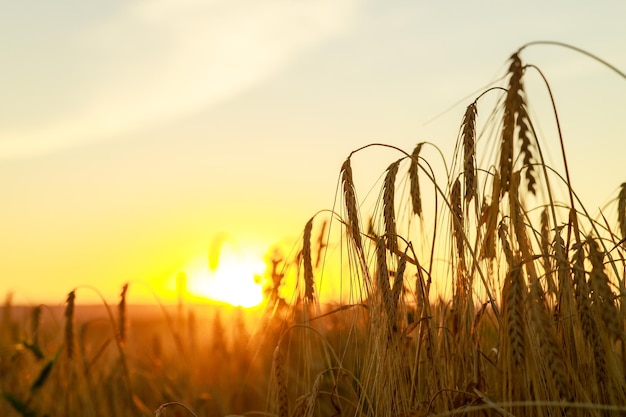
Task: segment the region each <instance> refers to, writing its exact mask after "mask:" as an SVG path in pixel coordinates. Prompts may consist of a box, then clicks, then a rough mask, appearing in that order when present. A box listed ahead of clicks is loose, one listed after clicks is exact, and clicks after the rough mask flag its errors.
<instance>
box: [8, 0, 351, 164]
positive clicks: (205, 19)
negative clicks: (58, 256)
mask: <svg viewBox="0 0 626 417" xmlns="http://www.w3.org/2000/svg"><path fill="white" fill-rule="evenodd" d="M124 4H127V3H124ZM356 5H357V1H356V0H299V1H286V0H253V1H246V0H228V1H226V0H214V1H208V2H207V1H199V0H177V1H165V0H156V1H152V0H151V1H141V2H133V3H129V4H128V5H126V6H125V8H124V9H122V10H120V11H118V12H117V13H116V14H115V15H114V16H112V17H110V18H108V19H107V20H106V21H102V22H99V23H98V24H97V25H95V26H91V27H90V28H89V29H82V31H81V33H77V34H76V39H79V41H78V42H79V44H78V50H79V51H83V52H84V56H83V57H81V56H80V54H79V56H78V57H74V58H72V59H74V60H78V61H80V60H81V59H82V60H90V62H75V63H76V64H78V65H79V66H80V67H83V66H84V67H85V68H86V71H88V72H89V73H88V74H87V75H86V76H85V77H83V78H86V79H88V80H90V85H89V88H88V93H83V94H85V97H84V98H82V99H81V100H80V102H78V103H77V104H76V105H75V106H74V107H73V108H72V109H70V110H65V111H63V112H62V113H61V114H58V115H56V117H55V118H53V119H52V120H47V121H46V122H42V123H35V124H33V125H32V126H19V127H17V128H15V127H12V128H11V129H10V131H9V130H4V129H2V128H0V157H4V158H7V157H23V156H29V155H33V154H40V153H44V152H48V151H52V150H56V149H62V148H66V147H70V146H75V145H80V144H83V143H86V142H92V141H99V140H105V139H108V138H113V137H120V136H122V135H124V134H129V133H132V132H136V131H139V130H141V129H142V128H145V127H147V126H151V125H154V124H155V123H161V122H164V121H171V120H175V119H177V118H180V117H182V116H184V115H187V114H190V113H193V112H195V111H199V110H201V109H203V108H206V107H207V106H211V105H215V104H216V103H219V102H220V101H222V100H225V99H227V98H230V97H233V96H235V95H237V94H239V93H241V92H242V91H244V90H246V89H248V88H250V87H252V86H254V85H256V84H258V83H260V82H262V81H263V80H266V79H267V78H268V77H270V76H272V75H273V74H276V73H277V72H278V71H280V70H281V69H283V68H285V66H287V65H288V64H289V63H290V61H292V60H293V58H294V57H296V56H297V55H298V54H299V53H302V52H303V51H306V49H307V48H309V47H311V46H314V45H317V44H320V43H321V42H324V41H328V40H330V39H332V38H333V37H335V36H338V35H340V34H341V33H343V32H345V31H346V30H348V29H349V28H350V25H351V22H352V19H353V18H354V15H355V11H356ZM83 75H84V74H83ZM83 81H84V80H83ZM77 88H80V85H79V83H78V82H77V83H76V84H73V83H72V81H71V80H69V81H68V83H67V86H66V91H68V92H69V93H71V92H72V89H77ZM37 117H38V115H36V114H35V115H33V119H37Z"/></svg>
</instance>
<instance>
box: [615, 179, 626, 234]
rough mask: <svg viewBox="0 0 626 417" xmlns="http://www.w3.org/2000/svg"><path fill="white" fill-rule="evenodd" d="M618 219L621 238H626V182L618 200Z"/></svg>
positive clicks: (622, 186)
mask: <svg viewBox="0 0 626 417" xmlns="http://www.w3.org/2000/svg"><path fill="white" fill-rule="evenodd" d="M617 221H618V223H619V230H620V232H621V233H622V236H621V238H622V239H626V182H624V183H622V185H621V190H620V192H619V197H618V202H617Z"/></svg>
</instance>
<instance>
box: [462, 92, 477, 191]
mask: <svg viewBox="0 0 626 417" xmlns="http://www.w3.org/2000/svg"><path fill="white" fill-rule="evenodd" d="M476 114H477V108H476V102H474V103H472V104H470V105H469V106H467V109H465V115H464V116H463V123H462V129H463V176H464V178H465V201H466V202H468V203H469V202H470V201H471V200H472V198H474V197H475V196H476Z"/></svg>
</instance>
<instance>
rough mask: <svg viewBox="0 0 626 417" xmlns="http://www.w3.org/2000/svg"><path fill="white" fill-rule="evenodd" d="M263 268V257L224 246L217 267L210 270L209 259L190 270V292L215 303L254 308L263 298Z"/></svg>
mask: <svg viewBox="0 0 626 417" xmlns="http://www.w3.org/2000/svg"><path fill="white" fill-rule="evenodd" d="M205 259H206V258H205ZM264 270H265V263H264V262H263V261H262V260H261V259H259V258H255V257H252V256H248V257H246V256H243V255H242V254H238V253H236V252H234V251H233V250H232V249H230V248H229V247H228V246H225V247H224V248H223V250H222V251H221V253H220V256H219V261H218V263H217V268H215V270H210V269H209V267H208V264H207V262H206V260H205V262H203V264H202V265H195V266H194V267H192V269H190V270H189V275H188V280H189V282H188V291H189V292H190V293H191V294H194V295H198V296H201V297H206V298H208V299H210V300H212V301H216V302H225V303H228V304H231V305H234V306H241V307H246V308H249V307H255V306H257V305H259V304H260V303H261V302H262V301H263V282H262V276H263V272H264Z"/></svg>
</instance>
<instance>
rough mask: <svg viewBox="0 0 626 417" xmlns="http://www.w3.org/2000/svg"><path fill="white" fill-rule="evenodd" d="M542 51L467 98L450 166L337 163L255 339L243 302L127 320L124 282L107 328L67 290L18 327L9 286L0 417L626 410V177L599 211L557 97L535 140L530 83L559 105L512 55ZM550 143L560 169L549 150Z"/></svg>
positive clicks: (406, 160) (0, 348)
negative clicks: (569, 153) (336, 291)
mask: <svg viewBox="0 0 626 417" xmlns="http://www.w3.org/2000/svg"><path fill="white" fill-rule="evenodd" d="M538 44H541V43H532V44H528V45H525V46H523V47H522V48H520V49H519V50H518V51H516V52H515V53H514V54H513V55H512V56H511V57H510V61H509V67H508V70H507V74H506V76H505V77H503V78H502V80H501V81H502V86H495V87H491V88H489V89H487V90H486V91H484V92H483V93H481V94H479V95H477V96H476V97H475V98H474V99H473V100H471V101H470V102H469V104H468V105H467V107H466V109H465V112H464V114H463V116H462V119H461V121H460V124H459V125H460V128H459V134H458V138H457V145H456V150H455V152H454V154H453V155H452V157H451V159H450V160H446V159H445V158H443V156H442V158H441V159H434V160H427V159H426V158H425V155H427V154H429V153H428V152H427V150H432V149H435V150H437V148H436V146H435V145H434V144H432V143H429V142H421V143H418V144H417V145H416V146H415V147H414V148H413V149H412V150H411V151H410V152H409V151H405V150H403V149H400V148H398V147H394V146H391V145H386V144H372V145H367V146H364V147H363V148H360V149H357V150H355V151H353V152H352V153H351V154H350V155H348V157H347V158H346V160H345V162H344V163H343V165H342V166H341V167H340V169H339V184H340V190H339V193H338V195H340V198H338V202H337V204H338V207H339V208H337V209H336V210H334V211H324V212H320V213H318V214H316V215H315V216H313V217H312V218H310V219H309V220H308V221H307V222H306V224H305V226H304V229H303V234H302V242H301V246H300V250H297V251H296V252H297V253H296V254H295V255H294V256H292V257H281V256H278V255H276V256H274V257H272V258H271V259H270V260H269V262H268V263H269V265H268V271H267V281H268V283H269V285H268V288H267V297H266V308H265V314H264V315H263V317H262V319H261V320H260V321H259V323H258V324H256V326H255V327H254V329H253V330H254V331H253V332H252V334H249V333H248V330H247V326H246V325H245V323H244V320H243V319H242V317H241V315H240V314H241V312H239V313H235V315H234V318H232V317H231V318H230V319H229V320H227V321H225V320H223V318H222V316H221V315H220V314H218V313H214V314H213V315H212V316H211V318H209V319H207V318H206V316H202V315H197V314H196V309H197V307H193V306H190V305H185V300H184V297H182V296H181V297H180V299H179V302H178V305H177V306H176V309H175V311H174V312H175V315H176V320H172V318H171V314H172V312H171V311H170V310H168V309H167V308H166V307H163V308H162V310H161V311H162V320H160V321H158V322H156V321H150V322H145V323H143V324H142V323H141V322H139V321H138V320H134V321H133V319H132V317H133V311H132V308H130V306H129V301H128V300H129V298H128V297H129V295H128V294H129V292H130V291H129V288H130V290H132V287H129V286H128V285H125V286H124V287H123V288H122V292H121V296H120V301H119V304H118V310H117V315H114V314H113V310H111V309H110V308H109V307H108V305H107V304H106V303H104V305H105V307H106V314H105V317H106V319H104V320H102V319H85V318H82V319H81V317H80V316H78V315H77V311H79V310H78V308H77V307H76V306H75V300H76V299H77V298H78V297H80V291H82V290H83V289H78V291H77V290H73V291H71V292H70V293H69V295H68V298H67V303H66V307H65V316H64V318H63V317H61V320H63V325H61V324H59V323H50V320H51V319H53V320H56V319H55V316H54V315H53V314H51V313H49V314H46V311H47V310H46V308H45V306H37V307H34V308H33V310H32V313H31V315H30V316H28V315H23V317H22V318H21V322H20V321H19V320H18V319H16V318H15V317H14V316H13V315H12V314H11V312H12V309H13V307H12V306H11V299H10V298H8V299H7V302H6V304H5V307H4V313H3V316H2V322H1V327H0V332H1V337H0V391H1V392H2V396H3V397H4V401H3V402H1V403H0V415H3V416H5V415H6V416H24V417H26V416H28V417H30V416H44V415H67V416H71V415H81V416H105V415H119V416H136V415H153V414H156V415H158V416H166V415H196V416H213V415H226V414H230V413H242V414H243V413H249V414H248V415H271V416H279V417H288V416H306V417H311V416H327V415H353V416H446V415H476V416H481V415H503V416H511V415H514V416H564V415H571V416H587V415H589V416H613V415H615V416H617V415H624V414H625V413H626V379H625V378H626V345H625V341H626V340H625V332H624V324H625V319H626V309H625V308H624V297H625V296H626V283H625V282H624V275H625V271H626V259H625V256H624V254H625V249H626V245H625V244H624V240H625V238H626V182H625V183H622V184H621V186H620V187H619V195H618V196H617V197H616V198H615V200H614V204H613V206H612V207H607V208H606V210H605V211H603V212H602V213H600V215H599V216H598V217H592V216H591V215H590V214H589V212H588V211H587V210H586V208H585V206H584V205H583V203H582V202H581V201H579V200H578V199H577V197H576V194H575V191H574V190H575V187H574V184H572V183H571V180H570V175H569V167H568V161H567V157H566V154H565V145H564V144H565V143H566V138H563V137H562V136H561V133H560V122H559V119H558V113H557V111H556V108H554V112H553V115H554V119H553V120H554V122H555V125H556V126H557V127H558V129H557V131H558V136H557V137H555V138H541V140H539V139H538V134H537V131H536V130H535V122H534V120H533V118H532V117H531V114H532V112H531V111H530V99H529V97H528V92H527V91H526V88H525V85H526V82H527V81H528V79H529V77H538V78H539V79H540V80H542V81H543V82H545V86H546V89H547V91H548V92H549V96H550V97H551V99H552V103H551V104H554V97H552V92H551V90H550V86H549V83H548V81H547V80H546V78H545V77H544V75H543V74H542V73H541V71H540V70H539V69H538V67H536V66H534V65H532V64H527V63H525V62H524V61H523V59H522V58H523V52H524V50H525V49H526V48H528V47H531V46H532V47H534V46H536V45H538ZM543 44H547V45H550V46H551V47H563V46H564V47H568V48H570V49H574V50H577V51H578V52H582V53H584V54H585V55H586V56H589V57H591V58H593V59H596V60H598V61H600V62H601V63H602V64H605V65H606V66H607V67H608V68H609V69H611V70H613V71H614V72H617V73H618V75H620V76H621V77H623V78H626V76H624V74H623V73H621V72H620V71H619V70H617V69H616V68H614V67H612V66H610V65H609V64H608V63H606V62H604V61H602V60H600V59H598V58H597V57H595V56H593V55H591V54H589V53H587V52H585V51H581V50H579V49H577V48H575V47H571V46H569V45H564V44H561V43H558V42H543ZM486 95H490V96H492V97H493V96H496V97H497V100H496V104H495V107H494V108H493V109H484V108H482V107H481V104H482V103H483V100H484V97H485V96H486ZM482 114H487V115H489V116H488V117H486V118H483V117H480V116H481V115H482ZM550 140H552V141H554V143H555V144H556V145H557V146H558V147H559V148H560V149H561V150H562V161H561V162H562V166H563V167H564V168H563V169H562V170H559V169H556V168H554V167H552V166H549V165H548V164H547V163H546V162H545V160H544V156H543V152H544V151H543V148H544V147H545V146H547V145H548V144H549V142H548V141H550ZM377 148H386V149H387V150H389V149H391V150H392V151H393V152H396V153H397V156H396V157H395V159H392V160H391V161H389V165H388V168H387V169H386V170H385V172H384V173H382V180H381V184H380V190H379V193H378V194H376V193H375V192H370V193H368V194H367V195H368V196H369V197H368V198H369V201H366V200H367V198H366V199H363V200H360V199H359V198H358V196H359V192H358V191H359V188H358V187H357V185H356V184H355V175H354V174H355V173H354V172H353V170H352V166H353V162H354V160H355V159H357V158H359V156H360V154H361V152H365V151H366V150H367V151H372V150H375V149H377ZM438 166H442V167H443V168H442V169H438V168H437V167H438ZM442 172H443V174H441V173H442ZM373 188H375V187H373ZM560 196H565V197H564V198H562V197H560ZM372 200H373V201H372ZM368 203H369V204H368ZM609 213H613V214H610V215H609ZM606 219H617V220H616V221H615V222H614V223H613V224H612V223H611V222H609V221H608V220H606ZM314 236H319V237H318V238H317V239H315V238H314ZM333 255H336V257H337V258H338V259H339V260H340V262H339V264H336V263H333V262H332V261H330V259H331V257H332V256H333ZM314 260H315V261H314ZM328 277H331V278H332V279H337V280H341V283H342V284H341V286H340V288H341V289H342V291H343V288H345V292H342V293H341V297H339V299H336V300H335V301H334V302H328V301H327V300H323V299H320V297H321V294H322V293H323V290H324V285H326V283H327V280H328V279H329V278H328ZM289 279H293V280H295V281H296V283H295V287H294V288H295V290H294V292H293V294H285V293H284V291H282V288H284V287H283V284H284V283H285V281H286V280H289ZM183 281H184V277H182V278H180V282H183ZM181 294H182V291H181ZM238 314H239V315H238ZM28 317H30V319H29V318H28ZM28 320H30V323H28ZM46 321H48V323H47V325H45V324H46ZM225 323H226V324H225ZM61 327H63V328H64V329H65V330H64V332H63V331H59V329H60V328H61ZM29 329H30V330H29ZM59 334H60V335H61V336H59ZM226 334H229V336H226ZM61 353H62V354H61Z"/></svg>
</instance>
